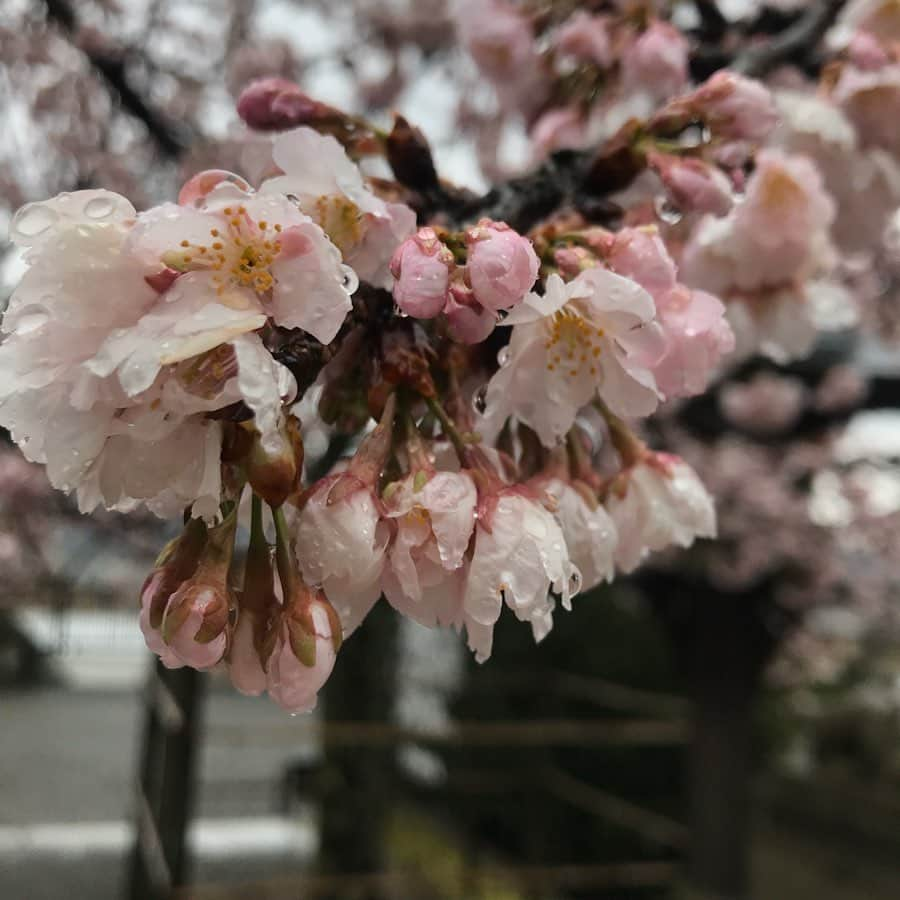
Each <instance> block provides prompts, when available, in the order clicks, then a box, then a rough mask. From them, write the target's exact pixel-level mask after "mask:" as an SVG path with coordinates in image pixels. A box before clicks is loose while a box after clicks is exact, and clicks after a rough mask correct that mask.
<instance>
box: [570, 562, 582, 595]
mask: <svg viewBox="0 0 900 900" xmlns="http://www.w3.org/2000/svg"><path fill="white" fill-rule="evenodd" d="M580 592H581V572H579V571H578V569H573V570H572V574H571V575H570V576H569V597H570V598H571V597H576V596H578V594H579V593H580Z"/></svg>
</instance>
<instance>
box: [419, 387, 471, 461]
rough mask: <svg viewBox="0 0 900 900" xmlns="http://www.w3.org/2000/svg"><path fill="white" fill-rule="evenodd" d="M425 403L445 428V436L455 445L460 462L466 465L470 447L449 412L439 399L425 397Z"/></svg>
mask: <svg viewBox="0 0 900 900" xmlns="http://www.w3.org/2000/svg"><path fill="white" fill-rule="evenodd" d="M425 403H426V405H427V406H428V408H429V409H430V410H431V412H432V413H434V416H435V418H436V419H437V420H438V421H439V422H440V423H441V428H443V430H444V434H445V435H447V437H448V438H449V439H450V443H451V444H453V449H454V450H456V455H457V456H458V457H459V461H460V462H461V463H465V462H466V458H467V456H468V447H467V446H466V442H465V440H464V439H463V436H462V435H461V434H460V432H459V429H458V428H457V427H456V423H455V422H454V421H453V419H451V418H450V416H448V415H447V411H446V410H445V409H444V407H443V406H441V403H440V401H439V400H438V399H437V397H425Z"/></svg>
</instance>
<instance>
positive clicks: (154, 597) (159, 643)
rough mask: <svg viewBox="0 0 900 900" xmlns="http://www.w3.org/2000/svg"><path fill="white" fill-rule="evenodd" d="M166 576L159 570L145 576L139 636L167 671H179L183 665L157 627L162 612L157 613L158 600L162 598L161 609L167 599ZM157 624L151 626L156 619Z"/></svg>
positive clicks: (160, 622) (160, 620)
mask: <svg viewBox="0 0 900 900" xmlns="http://www.w3.org/2000/svg"><path fill="white" fill-rule="evenodd" d="M165 581H166V576H165V573H164V572H162V571H161V570H160V569H156V570H155V571H153V572H151V573H150V575H148V576H147V580H146V581H145V582H144V587H143V588H142V590H141V615H140V618H139V619H138V624H139V625H140V628H141V634H143V635H144V643H145V644H146V645H147V649H148V650H149V651H150V652H151V653H155V654H156V655H157V656H158V657H159V658H160V659H161V660H162V662H163V665H164V666H165V667H166V668H167V669H180V668H181V667H182V666H183V665H184V663H183V662H182V661H181V660H180V659H179V658H178V657H177V656H176V655H175V654H174V653H173V652H172V650H170V649H169V647H167V646H166V642H165V641H164V640H163V639H162V635H161V634H160V633H159V625H161V624H162V612H161V611H160V612H157V609H158V606H159V604H158V598H160V597H163V598H164V599H163V608H165V602H166V600H167V599H168V596H169V593H166V587H165ZM157 618H158V619H159V622H158V624H156V625H153V624H151V623H152V622H154V621H155V620H156V619H157Z"/></svg>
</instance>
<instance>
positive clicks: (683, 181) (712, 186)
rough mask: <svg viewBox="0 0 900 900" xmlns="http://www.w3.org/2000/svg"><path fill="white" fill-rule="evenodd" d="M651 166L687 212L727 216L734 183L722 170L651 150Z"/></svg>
mask: <svg viewBox="0 0 900 900" xmlns="http://www.w3.org/2000/svg"><path fill="white" fill-rule="evenodd" d="M649 162H650V167H651V168H652V169H653V170H654V171H655V172H656V174H657V175H659V178H660V181H662V183H663V185H664V186H665V188H666V191H668V193H669V196H670V197H671V198H672V200H673V201H674V202H675V204H676V205H677V206H678V207H680V208H681V209H682V210H685V211H686V212H699V213H712V214H713V215H714V216H724V215H725V214H726V213H727V212H728V210H730V209H731V207H732V205H733V203H734V199H733V194H732V190H731V183H730V182H729V180H728V178H727V176H726V175H725V173H724V172H722V171H721V170H720V169H718V168H716V167H715V166H711V165H710V164H709V163H706V162H704V161H703V160H701V159H690V158H686V157H679V156H672V155H670V154H668V153H651V154H650V156H649Z"/></svg>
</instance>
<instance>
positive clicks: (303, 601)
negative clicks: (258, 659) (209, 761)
mask: <svg viewBox="0 0 900 900" xmlns="http://www.w3.org/2000/svg"><path fill="white" fill-rule="evenodd" d="M269 642H270V644H271V651H270V652H269V653H268V664H267V666H266V683H267V687H268V690H269V696H270V697H271V698H272V699H273V700H274V701H275V702H276V703H277V704H278V705H279V706H280V707H282V708H283V709H286V710H287V711H288V712H291V713H298V712H310V711H311V710H313V709H315V706H316V699H317V696H316V695H317V694H318V692H319V690H320V689H321V687H322V685H324V684H325V682H326V681H327V680H328V676H329V675H331V670H332V669H333V668H334V661H335V659H336V657H337V652H338V650H339V649H340V646H341V623H340V621H339V619H338V617H337V613H335V611H334V609H333V607H332V606H331V604H330V603H329V602H328V601H327V600H326V599H325V595H324V594H323V593H322V592H321V591H316V592H315V593H312V592H311V591H310V590H309V589H308V588H307V587H306V586H305V585H304V586H302V588H301V590H300V591H299V592H298V594H297V596H295V597H293V598H291V599H289V600H288V601H287V602H286V603H285V605H284V607H282V609H281V612H280V614H279V615H278V617H277V618H276V620H275V622H274V627H273V629H272V633H271V636H270V640H269Z"/></svg>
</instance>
